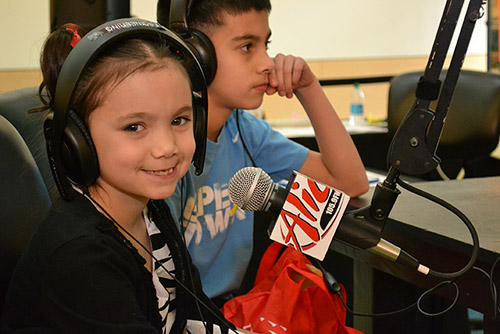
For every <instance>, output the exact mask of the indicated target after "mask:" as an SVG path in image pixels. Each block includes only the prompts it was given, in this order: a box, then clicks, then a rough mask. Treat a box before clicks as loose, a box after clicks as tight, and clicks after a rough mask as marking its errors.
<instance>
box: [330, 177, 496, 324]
mask: <svg viewBox="0 0 500 334" xmlns="http://www.w3.org/2000/svg"><path fill="white" fill-rule="evenodd" d="M412 185H413V186H415V187H417V188H419V189H421V190H424V191H426V192H428V193H431V194H433V195H434V196H437V197H438V198H441V199H443V200H445V201H447V202H449V203H451V204H452V205H454V206H455V207H456V208H458V209H459V210H460V211H462V212H463V213H464V214H465V215H466V216H467V217H468V218H469V219H470V221H471V222H472V223H473V225H474V227H475V228H476V230H477V232H478V235H479V245H480V247H481V250H480V252H479V254H478V258H477V261H476V263H475V267H478V268H482V269H483V270H484V271H485V272H489V271H490V269H491V267H492V265H493V263H494V262H495V261H496V260H497V259H498V256H499V254H500V242H499V241H500V177H489V178H472V179H465V180H460V181H458V180H453V181H433V182H415V183H412ZM398 189H400V190H401V194H400V195H399V196H398V198H397V200H396V202H395V204H394V207H393V209H392V211H391V213H390V214H389V219H388V220H387V223H386V226H385V228H384V231H383V234H382V236H383V238H384V239H386V240H388V241H390V242H393V243H394V244H396V245H398V246H400V247H401V248H402V249H404V250H406V251H407V252H408V253H409V254H411V255H413V256H415V258H417V259H418V260H419V261H420V262H421V263H422V264H424V265H427V266H428V267H430V268H431V269H433V270H436V271H439V272H455V271H456V270H458V269H460V268H462V267H463V266H464V265H465V264H466V263H467V262H468V261H469V259H470V255H471V250H472V246H471V244H472V242H471V238H470V234H469V232H468V230H467V228H466V227H465V225H464V224H463V222H462V221H461V220H460V219H459V218H458V217H456V216H455V215H454V214H452V213H451V212H450V211H448V210H447V209H445V208H442V207H441V206H439V205H437V204H435V203H434V202H430V201H427V200H425V199H423V198H422V197H420V196H417V195H414V194H412V193H410V192H408V191H407V190H405V189H401V188H400V187H398ZM372 193H373V188H371V189H370V191H369V192H368V193H367V194H366V195H364V196H361V197H360V198H356V199H352V200H351V202H350V204H351V205H352V206H354V207H364V206H366V205H368V204H369V203H370V201H371V198H372ZM330 248H331V249H333V250H335V251H338V252H340V253H341V254H344V255H347V256H349V257H351V258H352V259H354V260H355V262H357V263H364V264H367V265H368V266H370V267H372V268H376V269H378V270H381V271H384V272H386V273H389V274H391V275H393V276H395V277H398V278H400V279H402V280H404V281H406V282H409V283H411V284H414V285H416V286H418V287H420V288H425V289H428V288H430V287H431V286H433V285H434V284H436V283H437V282H439V281H441V279H438V278H436V277H433V276H426V275H422V274H420V273H417V272H416V271H415V270H412V269H409V268H406V267H404V266H401V265H399V264H397V263H394V262H392V261H388V260H386V259H384V258H382V257H380V256H378V255H375V254H371V253H370V252H367V251H363V250H358V249H355V248H352V247H350V246H347V245H344V244H342V243H340V242H333V243H332V244H331V245H330ZM497 273H498V269H497ZM361 274H363V275H366V272H363V273H361ZM361 274H360V273H356V272H355V273H354V275H355V277H356V275H361ZM494 281H495V283H496V285H497V287H498V286H500V276H499V275H496V276H495V278H494ZM457 284H458V285H459V289H460V295H459V297H458V303H459V304H460V305H464V306H466V307H469V308H473V309H475V310H477V311H479V312H481V313H484V314H485V326H486V325H487V326H488V330H485V333H498V331H497V330H498V328H500V322H498V321H495V320H494V319H493V320H492V317H493V312H492V311H493V299H492V296H491V291H490V282H489V280H488V279H487V277H486V276H485V275H484V274H482V273H481V272H480V271H479V270H471V271H469V272H468V273H467V274H466V275H464V276H462V277H461V278H460V279H459V280H458V281H457ZM370 287H373V283H370V284H369V286H368V287H367V286H355V287H354V292H355V293H354V295H355V300H356V298H359V299H360V300H362V298H363V294H366V293H367V291H368V292H369V291H370V290H369V289H371V288H370ZM356 291H360V292H359V294H360V296H359V297H358V296H356V295H357V294H356ZM372 292H373V291H372ZM439 294H441V293H439ZM443 296H446V298H449V299H450V300H452V299H453V298H454V297H455V295H454V293H450V292H443ZM379 298H381V297H380V296H379ZM486 319H488V320H487V321H486Z"/></svg>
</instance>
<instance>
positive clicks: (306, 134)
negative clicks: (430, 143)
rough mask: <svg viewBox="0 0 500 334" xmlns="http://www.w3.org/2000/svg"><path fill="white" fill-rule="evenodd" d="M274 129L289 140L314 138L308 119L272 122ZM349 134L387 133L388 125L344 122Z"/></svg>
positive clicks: (383, 123)
mask: <svg viewBox="0 0 500 334" xmlns="http://www.w3.org/2000/svg"><path fill="white" fill-rule="evenodd" d="M269 123H270V124H271V126H272V127H273V129H275V130H277V131H278V132H280V133H282V134H283V135H284V136H285V137H288V138H314V136H315V135H314V130H313V128H312V126H311V123H310V122H309V120H308V119H306V120H303V121H285V122H280V121H272V122H269ZM342 124H344V127H345V128H346V130H347V132H349V134H351V135H356V134H369V133H387V124H386V123H385V122H382V123H376V124H370V123H366V125H354V126H353V125H349V122H348V121H345V120H344V121H342Z"/></svg>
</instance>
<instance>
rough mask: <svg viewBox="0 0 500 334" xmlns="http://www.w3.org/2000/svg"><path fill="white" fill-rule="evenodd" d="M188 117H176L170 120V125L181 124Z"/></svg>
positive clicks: (186, 120)
mask: <svg viewBox="0 0 500 334" xmlns="http://www.w3.org/2000/svg"><path fill="white" fill-rule="evenodd" d="M189 121H190V119H189V118H187V117H177V118H175V119H174V120H173V121H172V125H175V126H181V125H184V124H186V123H187V122H189Z"/></svg>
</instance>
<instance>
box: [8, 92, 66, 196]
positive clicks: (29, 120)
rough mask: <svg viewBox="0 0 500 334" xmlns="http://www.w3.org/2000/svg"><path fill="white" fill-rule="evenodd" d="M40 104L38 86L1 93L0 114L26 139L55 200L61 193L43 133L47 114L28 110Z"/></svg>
mask: <svg viewBox="0 0 500 334" xmlns="http://www.w3.org/2000/svg"><path fill="white" fill-rule="evenodd" d="M40 106H42V102H41V101H40V98H39V97H38V87H28V88H22V89H18V90H13V91H9V92H4V93H2V94H0V115H1V116H3V117H5V119H7V120H8V121H9V122H10V123H11V124H12V125H13V126H14V127H15V128H16V130H17V131H18V132H19V134H20V135H21V137H22V138H23V139H24V141H25V143H26V145H27V146H28V148H29V150H30V152H31V154H32V155H33V157H34V159H35V162H36V164H37V166H38V168H39V170H40V173H41V175H42V178H43V181H44V183H45V185H46V187H47V189H48V191H49V194H50V196H51V198H52V200H53V199H55V198H57V197H58V196H59V194H58V192H57V189H56V187H55V185H54V179H53V178H52V172H51V170H50V165H49V160H48V157H47V150H46V148H45V138H44V135H43V121H44V116H45V114H44V113H29V112H28V111H29V110H31V109H33V108H36V107H40Z"/></svg>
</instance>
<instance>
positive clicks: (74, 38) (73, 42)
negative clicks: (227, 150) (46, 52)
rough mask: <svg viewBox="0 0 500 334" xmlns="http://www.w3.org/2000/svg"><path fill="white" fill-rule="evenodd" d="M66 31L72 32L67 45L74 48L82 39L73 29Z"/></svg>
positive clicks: (69, 28) (68, 28)
mask: <svg viewBox="0 0 500 334" xmlns="http://www.w3.org/2000/svg"><path fill="white" fill-rule="evenodd" d="M66 30H69V31H72V32H73V38H72V39H71V42H70V43H69V45H71V47H72V48H74V47H75V46H76V44H77V43H78V42H80V40H81V39H82V37H81V36H80V34H79V33H78V31H77V30H76V29H75V28H71V27H66Z"/></svg>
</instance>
